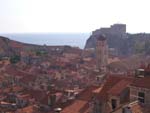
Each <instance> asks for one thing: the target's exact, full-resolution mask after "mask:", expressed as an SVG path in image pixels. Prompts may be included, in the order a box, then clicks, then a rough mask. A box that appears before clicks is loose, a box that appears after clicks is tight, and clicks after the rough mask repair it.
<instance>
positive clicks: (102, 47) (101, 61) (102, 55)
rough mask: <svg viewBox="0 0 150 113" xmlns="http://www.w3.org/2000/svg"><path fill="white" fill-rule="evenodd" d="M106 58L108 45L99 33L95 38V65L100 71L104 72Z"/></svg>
mask: <svg viewBox="0 0 150 113" xmlns="http://www.w3.org/2000/svg"><path fill="white" fill-rule="evenodd" d="M107 60H108V45H107V39H106V37H105V36H104V35H100V36H98V37H97V40H96V63H97V64H96V65H97V69H98V70H99V71H100V72H106V66H107Z"/></svg>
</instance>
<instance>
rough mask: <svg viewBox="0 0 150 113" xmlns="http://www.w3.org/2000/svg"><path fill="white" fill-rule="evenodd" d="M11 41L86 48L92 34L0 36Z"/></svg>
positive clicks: (18, 34)
mask: <svg viewBox="0 0 150 113" xmlns="http://www.w3.org/2000/svg"><path fill="white" fill-rule="evenodd" d="M0 35H1V36H4V37H7V38H9V39H11V40H16V41H19V42H24V43H29V44H37V45H49V46H57V45H69V46H72V47H79V48H81V49H83V48H84V46H85V43H86V41H87V39H88V38H89V36H90V33H9V34H0Z"/></svg>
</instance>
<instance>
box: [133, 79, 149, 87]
mask: <svg viewBox="0 0 150 113" xmlns="http://www.w3.org/2000/svg"><path fill="white" fill-rule="evenodd" d="M131 86H135V87H140V88H147V89H150V77H143V78H135V79H134V81H133V83H132V84H131Z"/></svg>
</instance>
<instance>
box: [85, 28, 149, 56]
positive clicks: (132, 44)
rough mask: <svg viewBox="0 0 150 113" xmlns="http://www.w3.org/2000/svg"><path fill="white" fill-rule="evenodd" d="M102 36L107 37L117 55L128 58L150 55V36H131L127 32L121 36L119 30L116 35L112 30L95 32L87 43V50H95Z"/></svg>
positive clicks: (143, 34)
mask: <svg viewBox="0 0 150 113" xmlns="http://www.w3.org/2000/svg"><path fill="white" fill-rule="evenodd" d="M101 34H103V35H105V36H106V37H107V41H108V45H109V48H111V49H113V50H114V51H115V52H114V53H115V54H117V55H121V56H127V55H132V54H136V53H145V54H150V34H146V33H138V34H130V33H126V32H123V33H122V34H120V32H119V33H118V32H117V30H116V31H115V32H114V33H112V32H111V30H110V31H108V30H107V32H104V30H102V31H101V29H99V30H96V31H93V33H92V35H91V36H90V37H89V39H88V40H87V42H86V45H85V49H90V48H95V46H96V39H97V37H98V36H99V35H101Z"/></svg>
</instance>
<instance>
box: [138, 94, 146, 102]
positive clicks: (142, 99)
mask: <svg viewBox="0 0 150 113" xmlns="http://www.w3.org/2000/svg"><path fill="white" fill-rule="evenodd" d="M138 100H139V102H141V103H144V102H145V94H144V93H143V92H139V93H138Z"/></svg>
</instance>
